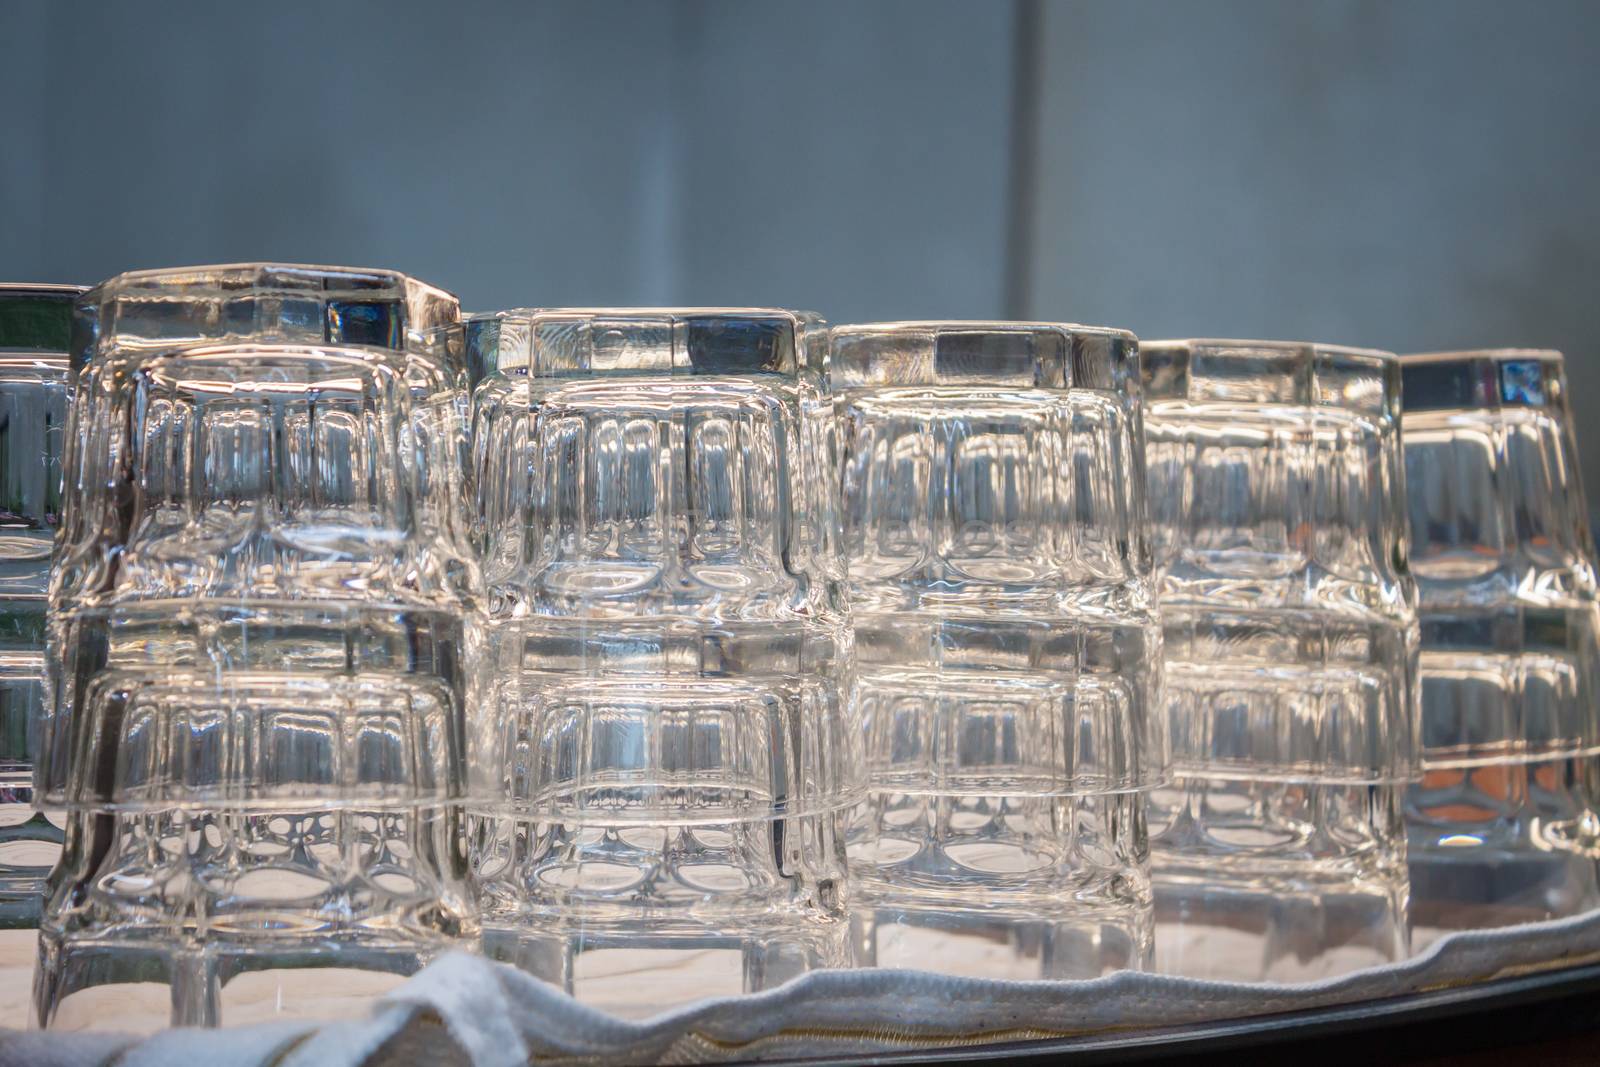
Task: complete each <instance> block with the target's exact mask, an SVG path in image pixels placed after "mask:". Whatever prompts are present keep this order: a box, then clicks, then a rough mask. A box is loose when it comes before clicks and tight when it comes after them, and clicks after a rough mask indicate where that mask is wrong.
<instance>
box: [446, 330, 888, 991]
mask: <svg viewBox="0 0 1600 1067" xmlns="http://www.w3.org/2000/svg"><path fill="white" fill-rule="evenodd" d="M468 335H469V337H471V338H472V339H473V340H472V343H471V345H469V347H479V346H481V345H484V344H488V345H490V346H491V348H492V351H491V354H490V356H489V358H488V360H487V362H486V363H485V364H484V365H485V366H487V367H489V368H490V373H489V374H488V376H487V377H485V378H484V380H483V381H482V382H481V383H480V384H479V386H478V388H477V390H476V391H475V393H474V400H473V403H474V423H473V425H474V432H473V438H474V461H473V462H474V470H475V478H476V484H477V486H478V494H479V497H478V499H479V502H480V503H479V514H480V517H481V531H482V536H483V543H484V569H485V578H486V581H487V584H488V587H489V598H490V627H491V644H492V646H493V655H494V666H493V668H492V670H491V674H492V682H491V692H490V695H489V697H488V700H489V711H488V713H487V714H485V715H484V716H482V718H481V729H480V730H479V731H478V732H477V733H476V734H475V735H474V748H473V758H472V768H473V771H474V773H475V774H479V775H481V776H482V780H481V781H479V782H476V783H475V784H474V788H473V795H474V796H475V797H484V798H493V801H492V802H485V803H483V804H482V805H481V810H479V811H478V813H477V815H476V816H475V818H474V820H473V825H472V864H473V875H474V884H475V888H476V889H477V891H478V893H479V897H480V906H481V908H482V911H483V919H484V930H485V947H486V949H487V951H488V952H489V953H490V954H491V955H493V956H495V957H496V958H499V959H502V960H507V961H511V962H515V963H516V964H518V965H520V966H522V967H523V968H525V969H527V970H529V971H531V972H532V973H534V974H537V975H539V976H541V977H543V978H545V979H547V980H549V981H551V982H554V983H557V984H559V985H561V986H563V987H564V988H566V989H568V990H570V991H573V992H575V993H576V994H577V995H578V996H580V997H581V998H583V999H585V1000H587V1001H589V1002H591V1003H596V1004H604V1005H606V1006H608V1007H611V1008H614V1009H616V1010H619V1011H623V1012H635V1011H640V1010H651V1009H655V1008H658V1007H659V1006H660V1005H661V1004H663V1003H667V1002H670V1001H671V1000H673V999H675V998H682V997H684V996H686V995H688V996H704V995H708V994H710V993H714V992H737V991H739V990H741V989H743V990H749V989H758V988H762V987H765V986H768V985H772V984H774V983H776V982H779V981H782V980H784V979H785V978H787V977H789V976H791V975H793V974H795V973H797V972H799V971H801V970H804V969H807V968H810V967H815V966H838V965H843V964H845V963H847V962H848V955H847V948H848V928H847V923H846V922H845V916H844V909H845V903H846V901H845V859H844V843H843V834H842V828H841V823H842V819H841V812H842V811H843V810H844V809H845V808H846V807H848V806H849V805H850V804H852V803H854V802H855V801H857V800H858V799H859V797H860V787H861V774H860V749H861V746H860V738H859V730H858V727H857V720H856V716H855V713H854V709H853V705H852V703H851V699H852V689H851V685H850V681H851V674H852V670H853V666H852V664H853V657H852V651H851V635H850V630H849V627H848V620H847V615H846V605H845V603H844V598H843V587H842V582H841V568H840V563H839V558H838V536H837V531H836V529H835V526H836V523H837V502H836V500H835V496H836V492H837V478H836V476H835V475H834V473H833V472H834V468H833V466H832V465H831V464H832V455H831V451H830V441H831V433H832V422H831V416H832V408H831V404H830V402H829V400H828V398H827V396H826V394H825V393H824V391H823V379H822V374H823V370H824V363H825V359H826V354H827V343H826V339H827V337H826V331H825V330H824V329H823V327H822V324H821V322H820V320H818V319H817V318H815V317H814V316H811V315H807V314H803V313H796V312H787V311H774V310H762V309H632V310H604V309H580V310H544V311H515V312H507V313H503V314H500V315H497V316H492V317H489V318H487V319H483V320H478V321H475V322H472V323H469V324H468ZM491 338H492V339H491Z"/></svg>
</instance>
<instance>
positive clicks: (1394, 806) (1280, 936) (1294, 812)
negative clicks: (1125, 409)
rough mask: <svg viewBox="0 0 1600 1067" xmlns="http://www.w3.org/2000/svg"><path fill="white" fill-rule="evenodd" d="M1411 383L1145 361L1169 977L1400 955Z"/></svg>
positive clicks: (1345, 354)
mask: <svg viewBox="0 0 1600 1067" xmlns="http://www.w3.org/2000/svg"><path fill="white" fill-rule="evenodd" d="M1399 378H1400V370H1399V363H1398V360H1397V359H1396V358H1395V357H1394V356H1393V355H1391V354H1389V353H1384V352H1374V351H1366V350H1359V349H1347V348H1335V347H1332V346H1325V345H1310V344H1293V343H1278V342H1258V341H1177V342H1154V343H1149V344H1146V346H1145V350H1144V380H1145V386H1146V394H1145V395H1146V400H1147V403H1148V409H1147V415H1146V423H1145V426H1146V439H1147V441H1148V460H1149V485H1150V499H1151V502H1152V529H1153V535H1154V539H1155V544H1156V559H1157V566H1158V570H1159V573H1160V577H1161V615H1162V624H1163V629H1164V631H1165V635H1164V636H1165V657H1166V685H1167V698H1166V699H1167V710H1168V714H1169V716H1170V722H1171V729H1172V750H1173V766H1174V771H1175V772H1176V775H1177V778H1176V780H1175V781H1174V783H1173V785H1172V787H1171V788H1169V789H1164V790H1158V791H1157V792H1156V793H1155V794H1154V796H1153V798H1152V807H1151V823H1152V832H1153V847H1154V870H1155V880H1156V909H1157V957H1158V959H1157V964H1158V966H1159V967H1161V968H1162V969H1166V970H1171V971H1177V972H1182V973H1188V974H1194V975H1197V976H1205V977H1226V978H1240V979H1258V978H1264V977H1271V978H1282V979H1293V978H1304V977H1312V976H1316V975H1320V974H1326V973H1331V972H1334V971H1337V970H1344V969H1348V968H1350V967H1352V966H1362V965H1366V964H1372V963H1378V962H1382V961H1385V960H1391V959H1395V958H1398V957H1400V956H1402V955H1404V953H1405V949H1406V940H1405V938H1406V931H1405V902H1406V874H1405V849H1404V844H1405V842H1404V835H1403V831H1402V828H1401V822H1400V817H1399V810H1400V792H1399V791H1400V789H1401V788H1402V787H1401V786H1400V785H1399V784H1397V783H1402V782H1404V781H1406V780H1407V779H1408V778H1410V777H1411V776H1413V774H1414V773H1415V772H1416V767H1415V763H1416V751H1417V746H1418V718H1417V710H1416V654H1417V651H1416V650H1417V623H1416V613H1415V589H1414V585H1413V583H1412V580H1411V578H1410V576H1409V574H1408V573H1407V569H1406V562H1405V543H1406V540H1405V533H1406V529H1405V497H1404V477H1403V473H1402V465H1401V463H1402V461H1401V451H1400V425H1399V392H1400V390H1399V386H1400V380H1399ZM1224 944H1226V948H1225V950H1222V951H1219V948H1223V946H1224Z"/></svg>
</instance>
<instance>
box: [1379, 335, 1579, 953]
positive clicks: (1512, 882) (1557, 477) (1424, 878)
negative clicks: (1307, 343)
mask: <svg viewBox="0 0 1600 1067" xmlns="http://www.w3.org/2000/svg"><path fill="white" fill-rule="evenodd" d="M1403 370H1404V375H1405V459H1406V480H1407V485H1408V487H1409V489H1408V492H1409V501H1410V523H1411V542H1412V570H1413V571H1414V573H1415V574H1416V576H1417V583H1418V588H1419V592H1420V613H1421V619H1422V659H1421V668H1422V718H1423V759H1424V763H1425V767H1426V775H1425V776H1424V778H1423V780H1422V782H1421V783H1419V784H1418V785H1416V786H1415V787H1413V788H1412V790H1411V791H1410V793H1409V795H1408V805H1407V809H1406V815H1407V820H1408V825H1409V829H1410V846H1411V873H1412V885H1413V894H1414V895H1413V902H1412V911H1413V918H1414V922H1415V924H1416V926H1417V929H1418V931H1419V940H1420V939H1428V938H1431V937H1433V936H1436V935H1437V934H1438V933H1439V932H1442V931H1444V930H1447V929H1451V928H1461V927H1475V926H1488V925H1500V924H1504V923H1509V922H1518V921H1527V920H1537V919H1545V918H1552V917H1557V916H1563V915H1570V914H1575V913H1577V912H1579V911H1583V910H1586V909H1589V908H1593V907H1595V906H1597V905H1600V889H1597V886H1596V872H1595V857H1596V856H1597V855H1600V815H1597V813H1596V808H1595V801H1596V797H1595V795H1594V792H1593V789H1594V785H1593V778H1594V776H1593V774H1592V771H1591V768H1592V767H1593V765H1594V764H1595V762H1596V754H1597V753H1600V600H1597V596H1596V587H1595V569H1594V567H1595V565H1594V559H1595V556H1594V546H1593V541H1592V539H1591V537H1590V534H1589V526H1588V516H1587V513H1586V510H1585V501H1584V493H1583V484H1582V481H1581V479H1580V477H1579V472H1578V463H1577V449H1576V447H1575V442H1574V440H1573V425H1572V412H1571V408H1570V404H1569V400H1568V396H1567V382H1566V374H1565V368H1564V367H1563V364H1562V359H1561V355H1560V354H1559V353H1557V352H1542V351H1524V350H1490V351H1476V352H1446V353H1435V354H1425V355H1416V356H1407V357H1405V359H1404V361H1403Z"/></svg>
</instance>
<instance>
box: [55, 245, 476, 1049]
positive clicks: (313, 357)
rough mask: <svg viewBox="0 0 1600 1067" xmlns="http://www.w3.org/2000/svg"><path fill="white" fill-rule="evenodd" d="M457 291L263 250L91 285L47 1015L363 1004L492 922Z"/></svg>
mask: <svg viewBox="0 0 1600 1067" xmlns="http://www.w3.org/2000/svg"><path fill="white" fill-rule="evenodd" d="M455 307H456V305H455V302H454V298H453V297H450V296H449V295H448V294H444V293H442V292H440V291H438V290H434V289H432V288H431V287H427V286H423V285H421V284H420V283H417V282H414V281H412V280H411V279H408V278H406V277H405V276H404V275H398V274H394V273H393V272H383V271H364V270H351V269H347V268H336V267H294V266H279V265H262V264H252V265H241V266H232V267H216V268H193V269H189V270H178V271H151V272H141V273H138V274H132V275H123V276H119V277H118V278H114V279H112V280H111V281H109V282H106V283H104V284H103V285H101V286H99V287H97V288H96V289H94V290H91V291H90V292H88V293H87V294H85V295H84V296H83V297H82V298H81V299H80V300H79V301H78V304H77V310H76V313H75V315H76V317H75V322H74V334H73V343H74V346H75V348H74V353H73V355H74V359H73V365H74V367H75V377H74V379H73V380H72V382H71V386H72V389H73V401H72V407H71V413H70V417H69V429H68V434H67V440H68V450H67V469H68V481H67V488H66V493H65V500H64V504H65V516H64V522H63V532H62V534H61V536H60V537H59V539H58V551H57V564H56V567H55V569H54V573H53V575H52V580H51V590H50V597H51V627H50V642H51V651H50V656H49V661H50V662H49V666H50V677H51V688H52V690H53V691H52V693H51V698H50V701H49V705H48V707H47V709H46V715H45V717H44V721H43V723H42V731H41V746H42V747H41V753H42V756H41V759H40V762H39V765H38V767H37V768H36V777H37V781H38V784H39V787H40V791H41V793H43V794H45V795H47V796H48V797H49V798H50V799H51V800H52V801H58V802H60V803H64V804H65V805H67V806H68V807H69V809H70V816H69V819H68V825H67V834H66V837H67V840H66V845H65V850H64V853H63V856H62V859H61V861H60V863H59V864H58V865H57V867H56V870H55V871H54V872H53V873H52V875H51V879H50V886H49V896H48V899H47V901H46V906H45V910H46V915H45V921H44V923H43V924H42V927H41V932H42V937H41V943H40V964H39V967H38V969H37V971H36V981H35V998H34V1007H35V1011H36V1014H37V1018H38V1020H39V1021H40V1022H42V1023H45V1024H48V1025H53V1026H64V1027H79V1026H93V1025H96V1024H97V1023H98V1022H99V1021H100V1011H99V1009H98V1007H97V1006H98V1005H100V1004H102V1003H106V1002H108V1001H109V1002H117V1001H118V1000H119V998H124V997H129V996H145V995H146V994H144V993H142V992H141V990H146V989H149V988H150V983H154V987H155V988H156V989H158V990H160V991H161V993H160V995H161V996H162V998H163V999H165V1000H166V1002H167V1005H168V1008H169V1010H168V1011H167V1012H164V1013H163V1016H162V1019H161V1021H167V1020H168V1019H170V1021H171V1022H173V1023H179V1024H201V1025H214V1024H217V1023H224V1022H230V1021H236V1020H242V1019H247V1018H252V1017H256V1016H258V1015H260V1014H261V1013H262V1012H266V1013H268V1014H277V1013H284V1012H291V1013H296V1014H312V1015H317V1014H323V1013H325V1012H327V1011H336V1010H340V1005H345V1006H346V1008H345V1010H348V1006H350V1004H351V1001H350V998H351V996H354V995H355V994H354V992H353V991H359V993H360V995H364V996H370V995H372V994H373V993H375V992H377V991H379V990H381V989H382V988H384V987H385V985H386V984H393V983H394V982H396V981H398V980H399V979H400V977H401V976H403V975H405V974H407V973H410V972H412V971H414V970H416V969H417V968H418V967H420V966H421V965H422V964H423V963H424V962H425V961H426V960H427V959H429V958H431V957H432V956H433V955H435V954H437V953H438V952H440V951H443V950H445V949H447V948H449V947H452V946H456V945H459V944H461V943H462V941H461V938H462V937H463V936H468V937H470V936H471V935H472V934H473V933H474V932H475V929H476V926H475V918H474V908H473V906H472V904H471V902H470V899H469V896H468V887H467V885H466V871H465V855H464V850H463V840H462V831H461V817H462V812H461V808H460V805H461V803H462V801H463V791H464V783H465V778H466V771H465V746H466V716H467V714H468V711H469V707H470V706H471V705H472V703H473V698H472V691H473V686H474V685H475V683H476V679H475V675H474V670H475V669H476V666H477V663H478V660H479V653H478V647H477V646H478V638H477V634H478V633H479V628H478V626H477V623H476V614H477V612H478V611H480V610H481V601H482V581H481V574H480V572H479V571H478V569H477V566H476V564H475V562H474V561H473V559H472V557H471V552H470V546H469V544H468V541H467V537H468V533H469V526H468V524H467V523H466V522H465V521H464V517H463V515H462V514H461V513H462V511H463V509H462V507H461V502H460V501H461V498H462V495H463V493H464V492H465V480H464V474H465V463H464V459H465V433H464V421H463V417H464V411H465V394H464V390H463V388H462V384H463V381H464V371H463V368H462V363H461V350H460V334H459V328H457V329H456V330H454V331H453V332H452V330H451V329H450V326H451V323H452V322H453V321H454V320H455V318H456V315H457V312H456V310H455ZM253 337H260V338H264V340H251V339H250V338H253ZM212 339H216V340H220V341H221V342H223V343H218V344H208V343H205V342H207V341H209V340H212ZM290 975H293V976H295V977H294V980H293V981H291V980H289V977H288V976H290ZM355 1002H356V1003H359V997H356V1001H355Z"/></svg>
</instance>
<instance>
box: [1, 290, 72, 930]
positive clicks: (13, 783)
mask: <svg viewBox="0 0 1600 1067" xmlns="http://www.w3.org/2000/svg"><path fill="white" fill-rule="evenodd" d="M81 292H83V290H82V289H80V288H78V287H77V286H70V285H0V494H3V495H0V927H3V928H31V927H34V926H37V925H38V923H39V899H40V895H41V894H42V893H43V891H44V877H45V875H46V874H47V873H48V872H49V870H50V867H51V866H52V865H53V864H54V863H55V860H56V857H57V856H58V855H59V854H60V851H61V848H60V846H61V838H62V831H61V825H60V824H61V822H62V819H61V816H60V814H59V813H52V814H51V815H50V816H47V815H46V814H45V813H43V812H38V813H36V812H35V811H34V810H33V744H32V743H31V742H32V739H31V738H30V736H29V733H30V723H32V722H35V721H36V720H37V719H38V717H39V715H40V708H41V706H42V702H43V701H42V697H43V687H42V682H43V679H44V645H45V638H44V635H45V594H46V590H47V588H48V582H49V575H50V545H51V541H52V540H53V539H54V537H55V532H56V526H57V525H58V524H59V520H60V516H61V445H62V434H63V432H64V431H65V429H66V421H67V338H68V335H69V333H70V324H71V322H72V301H73V300H74V299H75V298H76V297H77V296H78V294H79V293H81Z"/></svg>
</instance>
